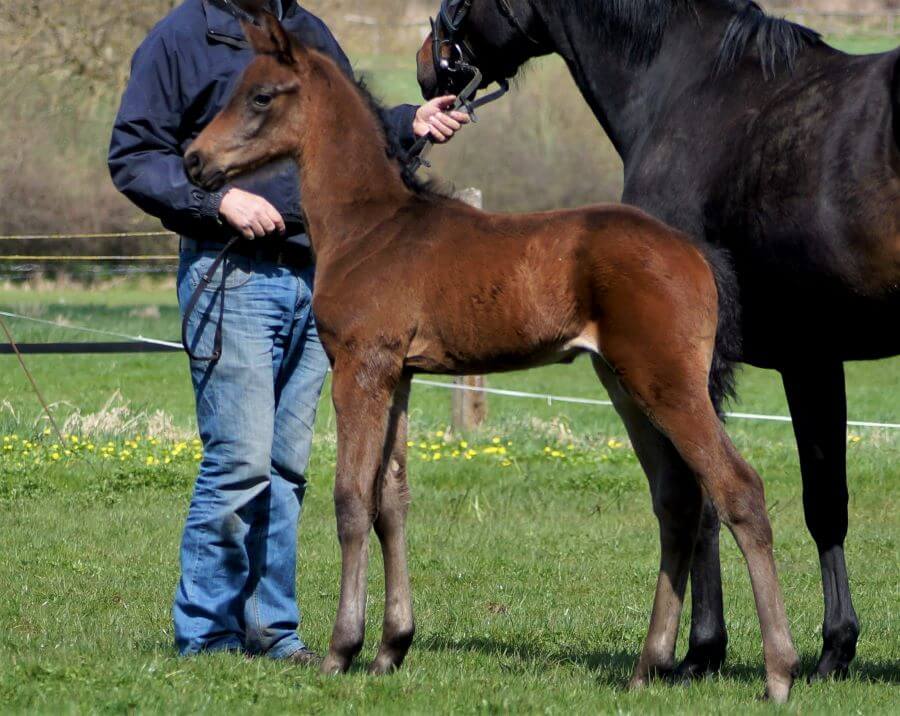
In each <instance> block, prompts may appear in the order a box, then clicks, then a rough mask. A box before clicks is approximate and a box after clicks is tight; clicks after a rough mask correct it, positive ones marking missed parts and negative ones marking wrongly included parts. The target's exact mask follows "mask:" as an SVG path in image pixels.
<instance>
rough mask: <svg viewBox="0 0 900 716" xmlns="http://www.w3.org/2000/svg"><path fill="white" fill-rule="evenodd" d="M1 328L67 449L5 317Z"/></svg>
mask: <svg viewBox="0 0 900 716" xmlns="http://www.w3.org/2000/svg"><path fill="white" fill-rule="evenodd" d="M0 327H2V328H3V332H4V333H5V334H6V339H7V340H8V341H9V345H11V346H12V349H13V352H14V353H15V354H16V358H18V359H19V365H20V366H22V370H23V371H24V372H25V377H26V378H28V382H29V383H31V389H32V390H33V391H34V394H35V395H36V396H37V399H38V401H39V402H40V404H41V407H42V408H43V409H44V414H45V415H46V416H47V420H49V421H50V425H52V426H53V430H54V431H55V432H56V437H58V438H59V444H60V445H61V446H63V447H65V444H66V439H65V438H64V437H63V434H62V430H60V429H59V425H57V423H56V420H55V419H54V417H53V414H52V413H51V412H50V406H49V405H47V401H46V400H44V395H43V393H41V389H40V388H38V384H37V381H36V380H35V379H34V376H33V375H32V374H31V371H30V370H28V365H27V364H26V363H25V358H23V357H22V353H21V352H20V351H19V346H18V344H17V343H16V341H15V339H14V338H13V335H12V333H11V332H10V330H9V326H7V325H6V321H5V320H4V319H3V316H0Z"/></svg>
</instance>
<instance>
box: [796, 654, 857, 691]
mask: <svg viewBox="0 0 900 716" xmlns="http://www.w3.org/2000/svg"><path fill="white" fill-rule="evenodd" d="M849 675H850V662H849V660H846V659H840V658H838V657H837V656H836V655H835V654H834V652H825V653H823V654H822V658H821V659H819V663H818V664H817V665H816V668H815V670H813V672H812V673H811V674H810V675H809V676H808V677H807V679H806V680H807V682H808V683H810V684H814V683H816V682H817V681H827V680H828V679H834V680H836V681H843V680H844V679H846V678H847V677H848V676H849Z"/></svg>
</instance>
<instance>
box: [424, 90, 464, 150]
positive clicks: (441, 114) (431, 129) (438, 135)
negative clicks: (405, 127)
mask: <svg viewBox="0 0 900 716" xmlns="http://www.w3.org/2000/svg"><path fill="white" fill-rule="evenodd" d="M455 101H456V97H454V96H453V95H447V96H446V97H435V98H434V99H433V100H430V101H428V102H426V103H425V104H423V105H422V106H421V107H419V109H418V111H416V118H415V120H413V132H415V134H416V136H417V137H426V136H428V135H429V134H430V135H431V137H432V139H434V141H435V142H438V143H441V144H443V143H444V142H446V141H447V140H449V139H452V138H453V135H454V134H456V133H457V132H458V131H459V130H460V129H462V126H463V125H464V124H468V123H469V122H470V121H471V119H470V117H469V115H468V113H466V112H462V111H460V110H454V111H452V112H450V111H448V110H449V109H450V108H451V107H452V106H453V103H454V102H455Z"/></svg>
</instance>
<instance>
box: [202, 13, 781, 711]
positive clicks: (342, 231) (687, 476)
mask: <svg viewBox="0 0 900 716" xmlns="http://www.w3.org/2000/svg"><path fill="white" fill-rule="evenodd" d="M246 29H247V32H248V35H249V37H250V39H251V41H252V42H253V44H254V46H255V47H256V49H257V51H258V52H259V53H260V56H259V57H257V59H256V60H255V61H254V62H253V63H252V64H251V66H250V67H249V68H248V70H247V72H246V74H245V76H244V77H243V79H242V80H241V83H240V85H239V87H238V89H237V91H236V94H235V95H234V97H233V98H232V100H231V102H230V103H229V105H228V107H227V108H226V109H225V110H224V111H223V113H222V114H220V115H219V117H218V118H217V119H216V120H215V121H214V122H213V123H212V124H211V125H210V126H209V127H208V128H207V129H206V130H205V131H204V132H203V134H202V135H201V136H200V137H198V139H197V141H196V142H195V144H194V145H193V146H192V147H191V149H190V150H189V152H188V154H187V156H186V158H185V165H186V167H188V170H189V171H190V172H191V176H192V177H193V178H194V179H195V180H197V181H198V182H199V183H201V184H203V185H205V186H209V187H211V188H212V187H214V186H218V185H221V184H222V182H224V181H226V180H227V179H229V178H230V177H232V176H234V175H236V174H239V173H242V172H244V171H246V170H249V169H251V168H253V167H256V166H259V165H261V164H263V163H266V162H268V161H271V160H273V159H275V158H278V157H283V156H295V157H296V158H297V161H298V163H299V165H300V170H301V174H302V176H303V178H304V188H305V192H304V204H305V209H306V212H307V225H308V229H309V233H310V237H311V240H312V243H313V247H314V249H315V252H316V257H317V276H316V288H315V295H314V302H313V305H314V310H315V313H316V321H317V325H318V328H319V333H320V336H321V338H322V342H323V345H324V346H325V348H326V351H327V352H328V354H329V357H330V358H331V360H332V364H333V368H334V378H333V387H332V394H333V399H334V404H335V410H336V414H337V422H338V463H337V478H336V483H335V506H336V512H337V520H338V534H339V537H340V542H341V549H342V581H341V597H340V605H339V608H338V616H337V620H336V623H335V628H334V633H333V636H332V642H331V648H330V651H329V654H328V657H327V659H326V660H325V663H324V664H323V669H324V671H325V672H327V673H334V672H340V671H345V670H346V669H347V668H348V667H349V665H350V663H351V662H352V660H353V659H354V657H355V656H356V655H357V654H358V653H359V650H360V649H361V647H362V643H363V637H364V628H365V605H366V573H367V562H368V546H367V545H368V538H369V533H370V531H371V529H372V527H373V526H374V528H375V531H376V533H377V534H378V537H379V539H380V541H381V545H382V552H383V555H384V560H385V582H386V593H387V597H386V605H385V618H384V632H383V636H382V642H381V648H380V649H379V652H378V655H377V657H376V659H375V662H374V663H373V664H372V667H371V668H372V671H374V672H376V673H383V672H386V671H390V670H392V669H394V668H397V667H398V666H399V665H400V664H401V663H402V661H403V659H404V657H405V655H406V653H407V651H408V649H409V647H410V644H411V642H412V638H413V631H414V623H413V616H412V601H411V596H410V589H409V577H408V570H407V562H406V544H405V519H406V511H407V507H408V503H409V491H408V485H407V479H406V444H407V443H406V440H407V436H406V432H407V429H406V421H407V417H406V413H407V402H408V396H409V388H410V379H411V376H412V375H413V374H414V373H415V372H434V373H461V374H464V373H471V372H490V371H494V370H511V369H516V368H524V367H528V366H532V365H538V364H542V363H547V362H556V361H560V360H566V359H568V358H570V357H572V356H574V355H575V354H576V353H578V352H587V353H589V354H590V355H591V356H592V357H593V360H594V365H595V367H596V370H597V372H598V375H599V376H600V378H601V380H603V382H604V384H605V385H606V387H607V389H608V390H609V391H610V394H611V395H612V396H613V400H614V401H615V403H616V407H617V409H618V410H619V412H620V414H622V416H623V418H624V419H625V422H626V425H627V427H628V430H629V433H630V435H631V438H632V441H633V443H634V444H635V447H636V450H637V452H638V455H639V457H640V459H641V461H642V463H643V464H644V465H645V466H646V467H648V470H649V469H650V467H652V466H653V465H655V464H658V463H660V462H663V461H670V460H671V456H670V455H669V453H670V452H671V451H673V450H678V451H679V454H680V455H682V457H683V459H684V461H685V463H686V464H687V465H689V466H690V467H689V468H688V469H685V470H677V471H674V472H672V473H669V474H665V475H663V474H660V473H658V472H656V471H655V470H650V472H651V489H652V492H653V502H654V507H655V510H656V513H657V515H658V517H659V520H660V536H661V543H662V554H663V557H662V562H661V568H660V579H659V582H658V585H657V593H656V599H655V602H654V609H653V616H652V619H651V625H650V630H649V633H648V637H647V641H646V643H645V646H644V650H643V652H642V655H641V658H640V660H639V662H638V665H637V667H636V670H635V675H634V679H633V683H634V684H635V685H643V684H644V683H646V681H647V679H648V678H649V677H650V676H651V675H652V674H654V673H656V672H658V671H664V670H668V669H670V668H671V667H672V666H673V661H674V645H675V637H676V635H677V625H678V620H679V615H680V612H681V607H682V603H683V595H684V588H685V585H686V582H687V576H688V570H689V565H690V561H691V551H692V548H693V543H694V539H695V536H696V532H697V529H698V524H699V519H700V512H701V506H702V493H701V488H702V490H705V491H706V492H707V494H709V495H710V496H711V497H712V499H713V500H714V501H715V503H716V505H717V507H718V508H719V509H720V510H721V512H722V514H723V516H724V519H725V520H726V522H727V523H728V524H729V526H730V527H731V529H732V531H733V532H734V535H735V537H736V539H737V541H738V543H739V544H740V546H741V549H742V550H743V552H744V553H745V555H746V557H747V563H748V567H749V569H750V573H751V579H752V581H753V587H754V595H755V598H756V602H757V610H758V613H759V617H760V624H761V629H762V633H763V642H764V652H765V661H766V669H767V689H768V693H769V694H770V696H771V697H772V698H774V699H776V700H779V701H782V700H784V699H786V698H787V696H788V693H789V691H790V687H791V683H792V681H793V677H794V673H795V671H796V666H797V661H796V653H795V652H794V649H793V646H792V644H791V638H790V632H789V628H788V624H787V620H786V616H785V613H784V605H783V601H782V598H781V594H780V589H779V586H778V582H777V577H776V574H775V566H774V559H773V557H772V551H771V542H772V536H771V529H770V526H769V522H768V516H767V514H766V509H765V501H764V495H763V488H762V483H761V481H760V479H759V477H758V475H757V474H756V473H755V472H754V471H753V469H752V468H751V467H750V466H749V465H747V463H746V462H744V461H743V460H742V459H741V458H740V456H739V455H738V454H737V452H736V451H735V449H734V447H733V445H732V444H731V442H730V440H729V438H728V436H727V434H726V433H725V431H724V430H723V428H722V426H721V424H720V423H719V420H718V417H717V414H716V411H715V409H714V406H713V403H712V400H711V399H710V393H709V389H708V381H709V379H710V368H711V365H712V362H713V356H714V352H715V346H716V338H717V320H718V294H717V289H716V273H715V268H714V259H709V260H708V259H707V258H706V257H705V256H704V253H703V252H702V251H701V250H700V249H699V248H698V247H697V246H696V245H695V244H694V243H692V241H691V240H690V239H688V237H687V236H685V235H683V234H680V233H678V232H677V231H674V230H672V229H671V228H669V227H667V226H666V225H664V224H662V223H661V222H659V221H658V220H656V219H653V218H651V217H649V216H648V215H646V214H645V213H643V212H641V211H639V210H637V209H633V208H625V207H594V208H590V209H583V210H578V211H561V212H552V213H548V214H540V215H525V216H501V215H492V214H486V213H483V212H480V211H476V210H474V209H472V208H470V207H467V206H465V205H464V204H462V203H460V202H458V201H454V200H451V199H447V198H444V197H440V196H437V195H434V194H432V193H429V192H427V191H422V190H416V188H415V186H412V185H411V184H410V182H409V181H404V178H403V176H402V174H401V169H400V167H399V165H398V164H397V162H395V161H392V160H391V159H390V158H389V157H388V155H387V153H386V145H385V135H384V132H383V128H382V127H381V125H380V124H379V122H378V120H377V117H376V115H375V114H374V113H373V111H372V110H371V108H370V107H369V106H367V104H366V102H365V98H364V97H363V96H362V95H361V93H360V92H359V91H358V88H356V87H355V86H354V85H353V84H352V83H351V82H349V81H348V80H347V78H346V77H344V75H342V74H341V72H340V71H339V70H338V68H337V67H336V66H335V65H334V64H333V63H332V62H331V61H330V60H329V59H328V58H326V57H325V56H324V55H321V54H319V53H318V52H315V51H313V50H309V49H306V48H300V47H296V46H292V43H291V40H290V38H288V37H287V35H286V34H285V33H284V31H283V29H282V28H281V26H280V25H279V24H278V22H277V21H276V20H274V18H272V17H271V16H269V15H265V16H264V19H263V29H259V28H255V27H252V26H248V27H247V28H246ZM334 117H341V122H340V123H337V122H335V121H334ZM673 446H674V447H673Z"/></svg>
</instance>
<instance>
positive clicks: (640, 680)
mask: <svg viewBox="0 0 900 716" xmlns="http://www.w3.org/2000/svg"><path fill="white" fill-rule="evenodd" d="M649 685H650V679H648V678H647V677H646V676H632V677H631V681H629V682H628V690H629V691H642V690H643V689H646V688H647V687H648V686H649Z"/></svg>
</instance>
